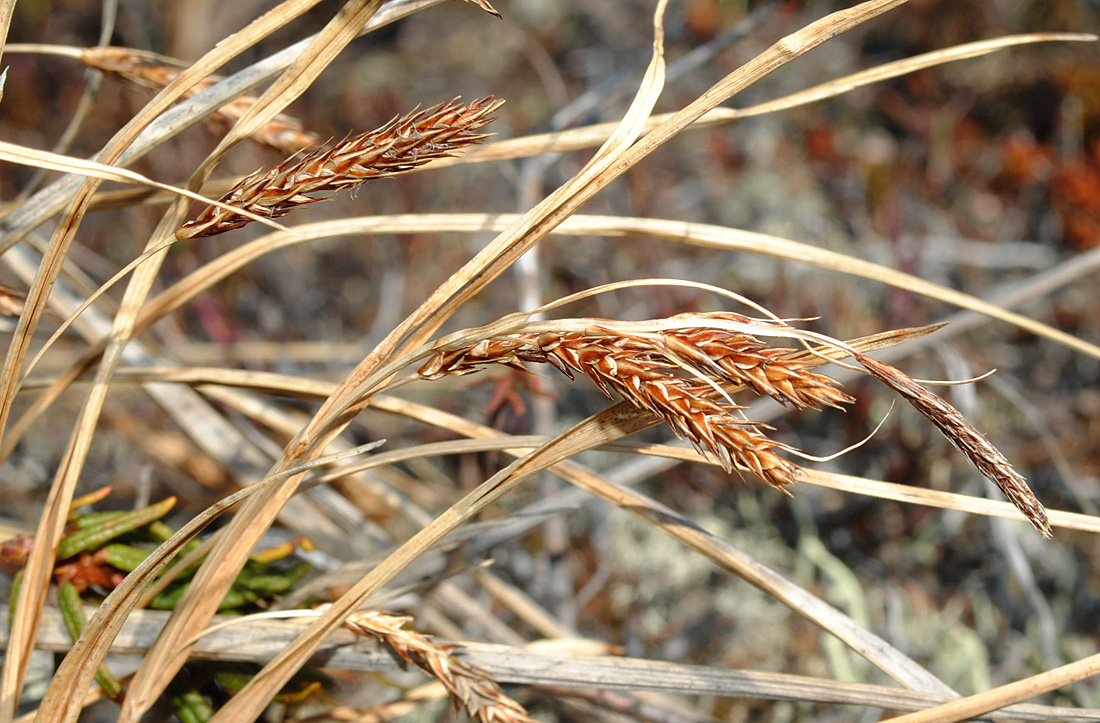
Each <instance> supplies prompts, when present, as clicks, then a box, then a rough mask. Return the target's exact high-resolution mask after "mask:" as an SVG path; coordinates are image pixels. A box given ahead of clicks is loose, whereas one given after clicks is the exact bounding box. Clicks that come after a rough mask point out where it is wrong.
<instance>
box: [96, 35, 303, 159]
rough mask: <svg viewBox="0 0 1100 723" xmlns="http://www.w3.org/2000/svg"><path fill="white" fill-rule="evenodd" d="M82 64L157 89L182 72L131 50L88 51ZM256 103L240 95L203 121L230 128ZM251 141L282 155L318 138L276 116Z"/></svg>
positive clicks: (213, 79)
mask: <svg viewBox="0 0 1100 723" xmlns="http://www.w3.org/2000/svg"><path fill="white" fill-rule="evenodd" d="M80 59H81V61H83V62H84V64H85V65H88V66H90V67H92V68H98V69H99V70H103V71H106V72H109V73H114V74H116V75H118V76H120V77H122V78H125V79H126V80H129V81H130V82H132V83H136V84H138V85H141V86H144V87H146V88H153V89H155V90H160V89H161V88H163V87H165V86H166V85H168V84H169V83H171V82H172V81H173V80H175V79H176V78H177V77H178V76H179V74H180V73H182V72H183V67H182V66H179V67H177V66H176V65H174V64H173V61H172V59H171V58H165V57H162V56H159V55H155V54H153V53H146V52H142V51H138V50H133V49H131V48H115V47H105V48H88V49H87V50H85V51H84V52H83V53H82V54H81V57H80ZM221 80H222V79H221V78H220V77H219V76H216V75H211V76H208V77H206V78H204V79H202V80H200V81H199V82H198V83H196V84H195V85H193V86H191V87H190V88H189V89H188V90H187V92H186V93H184V95H183V97H184V98H191V97H192V96H196V95H198V94H199V93H201V92H202V91H204V90H206V89H207V88H209V87H210V86H212V85H214V84H215V83H218V82H219V81H221ZM255 102H256V98H254V97H253V96H250V95H243V96H241V97H240V98H237V99H235V100H231V101H229V102H228V103H226V104H225V105H223V106H222V107H221V108H218V109H217V110H216V111H214V112H213V113H211V114H210V115H209V116H207V120H209V121H211V123H213V124H216V125H217V126H220V127H221V128H223V129H228V128H231V127H232V126H233V125H234V124H236V122H237V121H238V120H240V118H241V116H243V115H244V114H245V112H246V111H247V110H248V109H249V107H251V106H252V104H253V103H255ZM249 138H251V139H252V140H253V141H255V142H257V143H260V144H263V145H265V146H269V147H271V148H274V149H275V150H277V151H280V152H281V153H283V154H284V155H287V156H289V155H291V154H294V153H297V152H298V151H301V150H304V149H306V148H310V147H312V146H316V145H317V144H318V143H319V142H320V139H319V138H318V137H317V136H315V135H314V134H312V133H308V132H306V131H305V130H303V128H302V123H301V121H299V120H298V119H297V118H294V117H292V116H289V115H286V114H285V113H279V114H277V115H276V116H275V117H274V118H272V119H271V120H270V121H268V122H267V123H265V124H264V125H263V126H262V127H261V128H260V129H259V130H258V131H256V132H255V133H253V134H252V135H251V136H249Z"/></svg>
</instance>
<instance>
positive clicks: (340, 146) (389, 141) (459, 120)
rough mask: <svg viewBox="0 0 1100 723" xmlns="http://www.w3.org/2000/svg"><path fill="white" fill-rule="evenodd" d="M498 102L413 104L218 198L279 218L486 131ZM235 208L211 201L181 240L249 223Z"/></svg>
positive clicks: (429, 158)
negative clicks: (412, 107)
mask: <svg viewBox="0 0 1100 723" xmlns="http://www.w3.org/2000/svg"><path fill="white" fill-rule="evenodd" d="M503 103H504V101H503V100H498V99H495V98H492V97H488V98H481V99H480V100H475V101H473V102H472V103H460V102H459V101H458V99H457V98H456V99H454V100H452V101H450V102H448V103H444V104H442V105H437V106H433V107H431V108H426V109H423V110H414V111H412V112H410V113H407V114H405V115H403V116H401V117H399V118H394V119H393V120H391V121H390V122H389V123H387V124H385V125H384V126H382V127H381V128H378V129H376V130H373V131H368V132H367V133H361V134H359V135H356V136H351V137H350V138H346V139H344V140H343V141H341V142H340V143H337V144H336V145H335V146H333V147H332V148H328V149H318V150H315V151H312V152H310V153H308V154H306V155H305V156H302V157H292V158H289V159H287V160H286V161H284V162H283V163H281V164H279V165H278V166H276V167H274V168H272V169H271V170H269V171H266V172H258V173H254V174H252V175H250V176H247V177H246V178H244V179H243V180H241V181H240V183H238V184H237V185H236V186H234V187H233V188H232V189H231V190H230V191H229V192H228V193H227V194H226V195H224V196H222V198H221V199H219V200H220V201H221V202H222V203H224V204H228V205H230V206H233V207H234V208H242V209H245V210H246V211H249V212H250V213H253V214H255V215H257V216H261V217H263V218H272V219H274V218H279V217H281V216H285V215H286V214H288V213H290V212H291V211H293V210H294V209H295V208H298V207H300V206H305V205H309V204H311V203H316V202H317V201H322V200H324V199H326V198H328V197H329V196H331V195H332V194H333V193H335V192H336V191H339V190H342V189H345V188H353V187H355V186H359V185H362V184H364V183H367V182H368V181H373V180H375V179H377V178H385V177H387V176H393V175H396V174H398V173H404V172H406V171H411V170H413V169H415V168H419V167H420V166H423V165H424V164H426V163H429V162H430V161H434V160H436V159H438V158H444V157H446V156H449V155H451V154H452V153H454V152H455V151H456V150H458V149H460V148H462V147H464V146H468V145H470V144H472V143H477V142H479V141H481V140H483V139H485V138H487V137H488V136H489V134H486V133H481V132H480V129H481V128H482V127H484V126H485V125H486V124H488V123H490V122H492V121H493V120H494V116H493V113H494V112H495V111H496V110H497V109H498V108H500V106H501V105H503ZM249 221H250V219H248V218H247V217H245V216H243V215H241V214H239V213H236V212H235V211H233V210H229V209H225V208H221V207H219V206H209V207H207V208H206V209H204V210H203V211H202V212H201V213H200V214H199V215H198V216H196V217H195V218H194V219H192V220H191V221H188V222H187V223H185V224H184V225H183V226H181V227H180V228H179V229H178V230H177V231H176V237H177V238H179V239H190V238H198V237H203V236H213V235H214V234H219V233H223V232H225V231H229V230H232V229H235V228H240V227H241V226H244V225H245V224H247V223H249Z"/></svg>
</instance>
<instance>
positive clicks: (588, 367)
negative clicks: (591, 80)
mask: <svg viewBox="0 0 1100 723" xmlns="http://www.w3.org/2000/svg"><path fill="white" fill-rule="evenodd" d="M692 317H693V318H694V319H705V318H708V317H709V318H712V319H725V320H731V321H737V322H739V323H746V322H749V321H750V320H749V319H748V318H747V317H744V316H740V315H738V314H726V313H721V314H694V315H692ZM789 352H790V350H789V349H779V348H774V347H769V346H768V345H766V344H764V343H763V342H761V341H760V340H758V339H756V338H754V337H752V336H750V335H748V334H742V333H734V332H729V331H725V330H723V329H714V328H703V329H700V328H684V329H669V330H666V331H663V332H661V333H657V334H650V333H647V334H640V335H637V336H633V335H629V334H624V333H622V332H619V331H610V330H607V329H603V328H601V327H599V326H592V327H590V328H588V329H586V330H585V331H584V332H583V333H579V332H566V333H555V332H547V333H542V334H534V333H523V334H514V335H506V336H500V337H493V338H490V339H485V340H484V341H482V342H480V343H478V344H476V345H474V346H470V347H465V348H460V349H454V350H449V351H441V352H439V353H437V354H435V355H434V356H433V357H431V358H430V359H429V360H428V361H427V362H426V363H425V364H424V365H423V366H422V367H421V368H420V374H421V376H423V377H425V378H427V379H436V378H438V377H441V376H444V375H448V374H468V373H470V372H473V371H475V370H476V368H477V367H479V366H482V365H485V364H504V365H507V366H511V367H515V368H519V369H522V368H523V366H522V362H545V363H548V364H551V365H553V366H554V367H555V368H557V369H558V370H559V371H560V372H562V373H563V374H565V375H567V376H568V377H569V378H571V379H572V378H573V375H574V372H579V373H581V374H583V375H585V376H587V377H588V378H589V379H591V380H592V381H593V382H595V384H596V386H598V387H599V388H600V390H601V391H603V393H604V394H606V395H607V396H608V397H612V396H613V395H612V392H615V393H617V394H618V395H619V396H621V397H622V398H623V399H626V400H627V401H629V402H630V403H632V404H633V405H635V406H636V407H638V408H640V409H646V410H648V411H650V412H652V413H653V414H655V415H657V416H658V417H660V418H661V419H662V420H664V421H665V422H666V423H667V424H668V425H669V427H671V428H672V430H673V431H674V432H676V434H677V435H679V436H680V437H681V438H682V439H685V440H687V441H688V442H690V443H691V444H692V445H694V446H695V448H696V449H698V450H699V451H700V452H701V453H705V454H710V455H712V456H713V457H714V458H715V459H717V460H718V461H719V462H720V463H721V464H722V466H723V467H724V468H725V469H726V471H727V472H728V471H730V470H731V469H732V468H733V467H735V466H736V467H741V468H744V469H748V470H751V471H752V472H754V473H755V474H756V475H758V476H759V477H760V478H761V479H764V480H765V481H767V482H770V483H771V484H773V485H775V486H776V487H779V488H782V487H783V486H784V485H787V484H790V483H791V482H793V481H794V478H795V476H796V475H797V473H798V467H797V466H796V465H795V464H793V463H791V462H789V461H787V460H785V459H783V458H782V457H780V456H779V455H778V454H776V452H775V450H776V449H777V448H778V449H786V448H787V447H786V446H785V445H783V444H781V443H779V442H776V441H774V440H772V439H769V438H768V437H767V436H765V435H764V434H763V432H762V431H761V429H764V428H766V426H765V425H760V424H755V423H753V422H750V421H748V420H746V419H744V418H743V417H742V416H740V415H739V414H738V413H739V412H740V410H741V409H743V407H741V406H739V405H737V404H735V403H733V402H732V401H730V400H729V399H726V398H723V397H718V398H712V397H714V396H715V392H716V383H721V382H726V383H732V384H744V385H745V386H747V387H749V388H751V389H752V390H754V391H755V392H757V393H758V394H766V395H768V396H770V397H773V398H774V399H776V400H778V401H780V402H782V403H783V404H785V405H789V406H791V407H794V408H797V409H804V408H811V409H821V408H822V407H826V406H827V407H839V406H840V405H841V404H845V403H848V402H851V401H852V398H851V397H849V396H848V395H847V394H845V393H844V392H842V391H840V390H839V389H837V383H836V382H835V381H834V380H832V379H830V378H829V377H826V376H824V375H822V374H817V373H815V372H811V371H809V370H808V369H807V365H806V364H803V363H801V362H797V361H792V360H790V359H787V358H785V357H786V356H787V355H788V354H789Z"/></svg>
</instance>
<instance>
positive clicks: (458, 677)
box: [344, 610, 534, 723]
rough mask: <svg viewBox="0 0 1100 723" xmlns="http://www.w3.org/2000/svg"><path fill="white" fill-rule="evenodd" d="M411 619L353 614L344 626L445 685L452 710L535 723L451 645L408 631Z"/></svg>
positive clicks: (497, 721)
mask: <svg viewBox="0 0 1100 723" xmlns="http://www.w3.org/2000/svg"><path fill="white" fill-rule="evenodd" d="M411 620H412V618H410V617H406V616H402V615H393V614H391V613H384V612H381V611H377V610H361V611H359V612H355V613H352V614H351V615H349V616H348V619H347V620H346V621H345V622H344V627H346V628H348V629H349V630H351V631H353V632H355V633H358V634H360V635H367V636H370V637H372V638H375V639H377V640H380V641H382V642H383V643H385V644H386V645H387V646H389V647H390V648H391V649H392V650H393V651H394V652H396V653H397V654H398V655H400V656H401V657H402V658H404V659H405V660H407V661H408V662H410V663H412V664H413V665H415V666H416V667H418V668H420V669H421V670H423V671H424V672H425V673H427V674H428V675H431V676H432V677H434V678H435V679H436V680H438V681H439V682H440V683H442V684H443V685H444V687H446V688H447V690H448V692H450V694H451V697H452V698H454V702H455V708H456V709H457V708H458V707H459V705H461V706H462V707H464V708H465V709H466V712H467V713H469V714H470V717H471V718H474V719H476V720H478V721H481V723H509V722H510V721H517V722H519V723H534V721H533V720H532V719H531V718H530V717H529V716H528V715H527V711H526V710H524V709H523V706H521V705H520V704H519V703H517V702H516V701H514V700H512V699H511V698H509V697H508V695H506V694H505V692H504V691H503V690H501V688H500V686H499V685H498V684H497V682H496V681H495V680H493V678H492V677H490V676H489V675H488V674H487V673H485V672H484V671H482V670H479V669H478V668H476V667H474V666H472V665H470V664H468V663H465V662H463V661H462V660H461V659H460V658H459V657H457V656H456V655H455V650H456V648H455V646H454V645H441V644H439V643H436V642H434V641H432V640H431V638H429V637H428V636H426V635H421V634H420V633H417V632H414V631H412V630H407V629H406V628H405V625H406V624H407V623H409V622H410V621H411Z"/></svg>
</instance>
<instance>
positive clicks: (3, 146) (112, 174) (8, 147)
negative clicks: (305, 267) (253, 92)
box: [0, 141, 289, 232]
mask: <svg viewBox="0 0 1100 723" xmlns="http://www.w3.org/2000/svg"><path fill="white" fill-rule="evenodd" d="M0 159H3V160H5V161H8V162H10V163H18V164H20V165H25V166H32V167H34V168H42V169H48V170H52V171H63V172H65V173H74V174H78V175H81V176H87V177H89V178H95V179H100V180H104V181H121V182H123V183H140V184H142V185H144V186H149V187H151V188H157V189H160V190H162V191H168V192H170V193H173V194H175V195H176V196H184V197H186V198H188V199H190V200H192V201H200V202H202V203H213V204H214V205H213V208H215V209H218V210H220V211H221V212H222V213H233V212H236V211H237V209H235V208H233V207H231V206H228V205H227V204H225V203H224V202H220V201H212V200H211V199H208V198H206V197H204V196H201V195H199V194H198V193H195V192H194V191H190V190H188V189H186V188H178V187H176V186H170V185H168V184H167V183H159V182H157V181H154V180H152V179H151V178H146V177H145V176H143V175H141V174H140V173H136V172H134V171H130V170H127V169H125V168H116V167H114V166H108V165H104V164H102V163H96V162H95V161H86V160H84V159H82V158H71V157H69V156H62V155H58V154H56V153H51V152H50V151H41V150H34V149H30V148H26V147H24V146H20V145H16V144H14V143H7V142H5V141H0ZM241 213H242V214H244V216H245V219H246V221H259V222H260V223H262V224H264V225H267V226H273V227H275V228H276V229H279V230H281V231H286V232H289V230H288V229H286V228H285V227H283V226H281V225H280V224H278V223H275V222H273V221H271V220H270V219H269V218H268V217H266V216H263V215H257V214H254V213H252V212H250V211H248V210H244V211H242V212H241Z"/></svg>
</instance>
